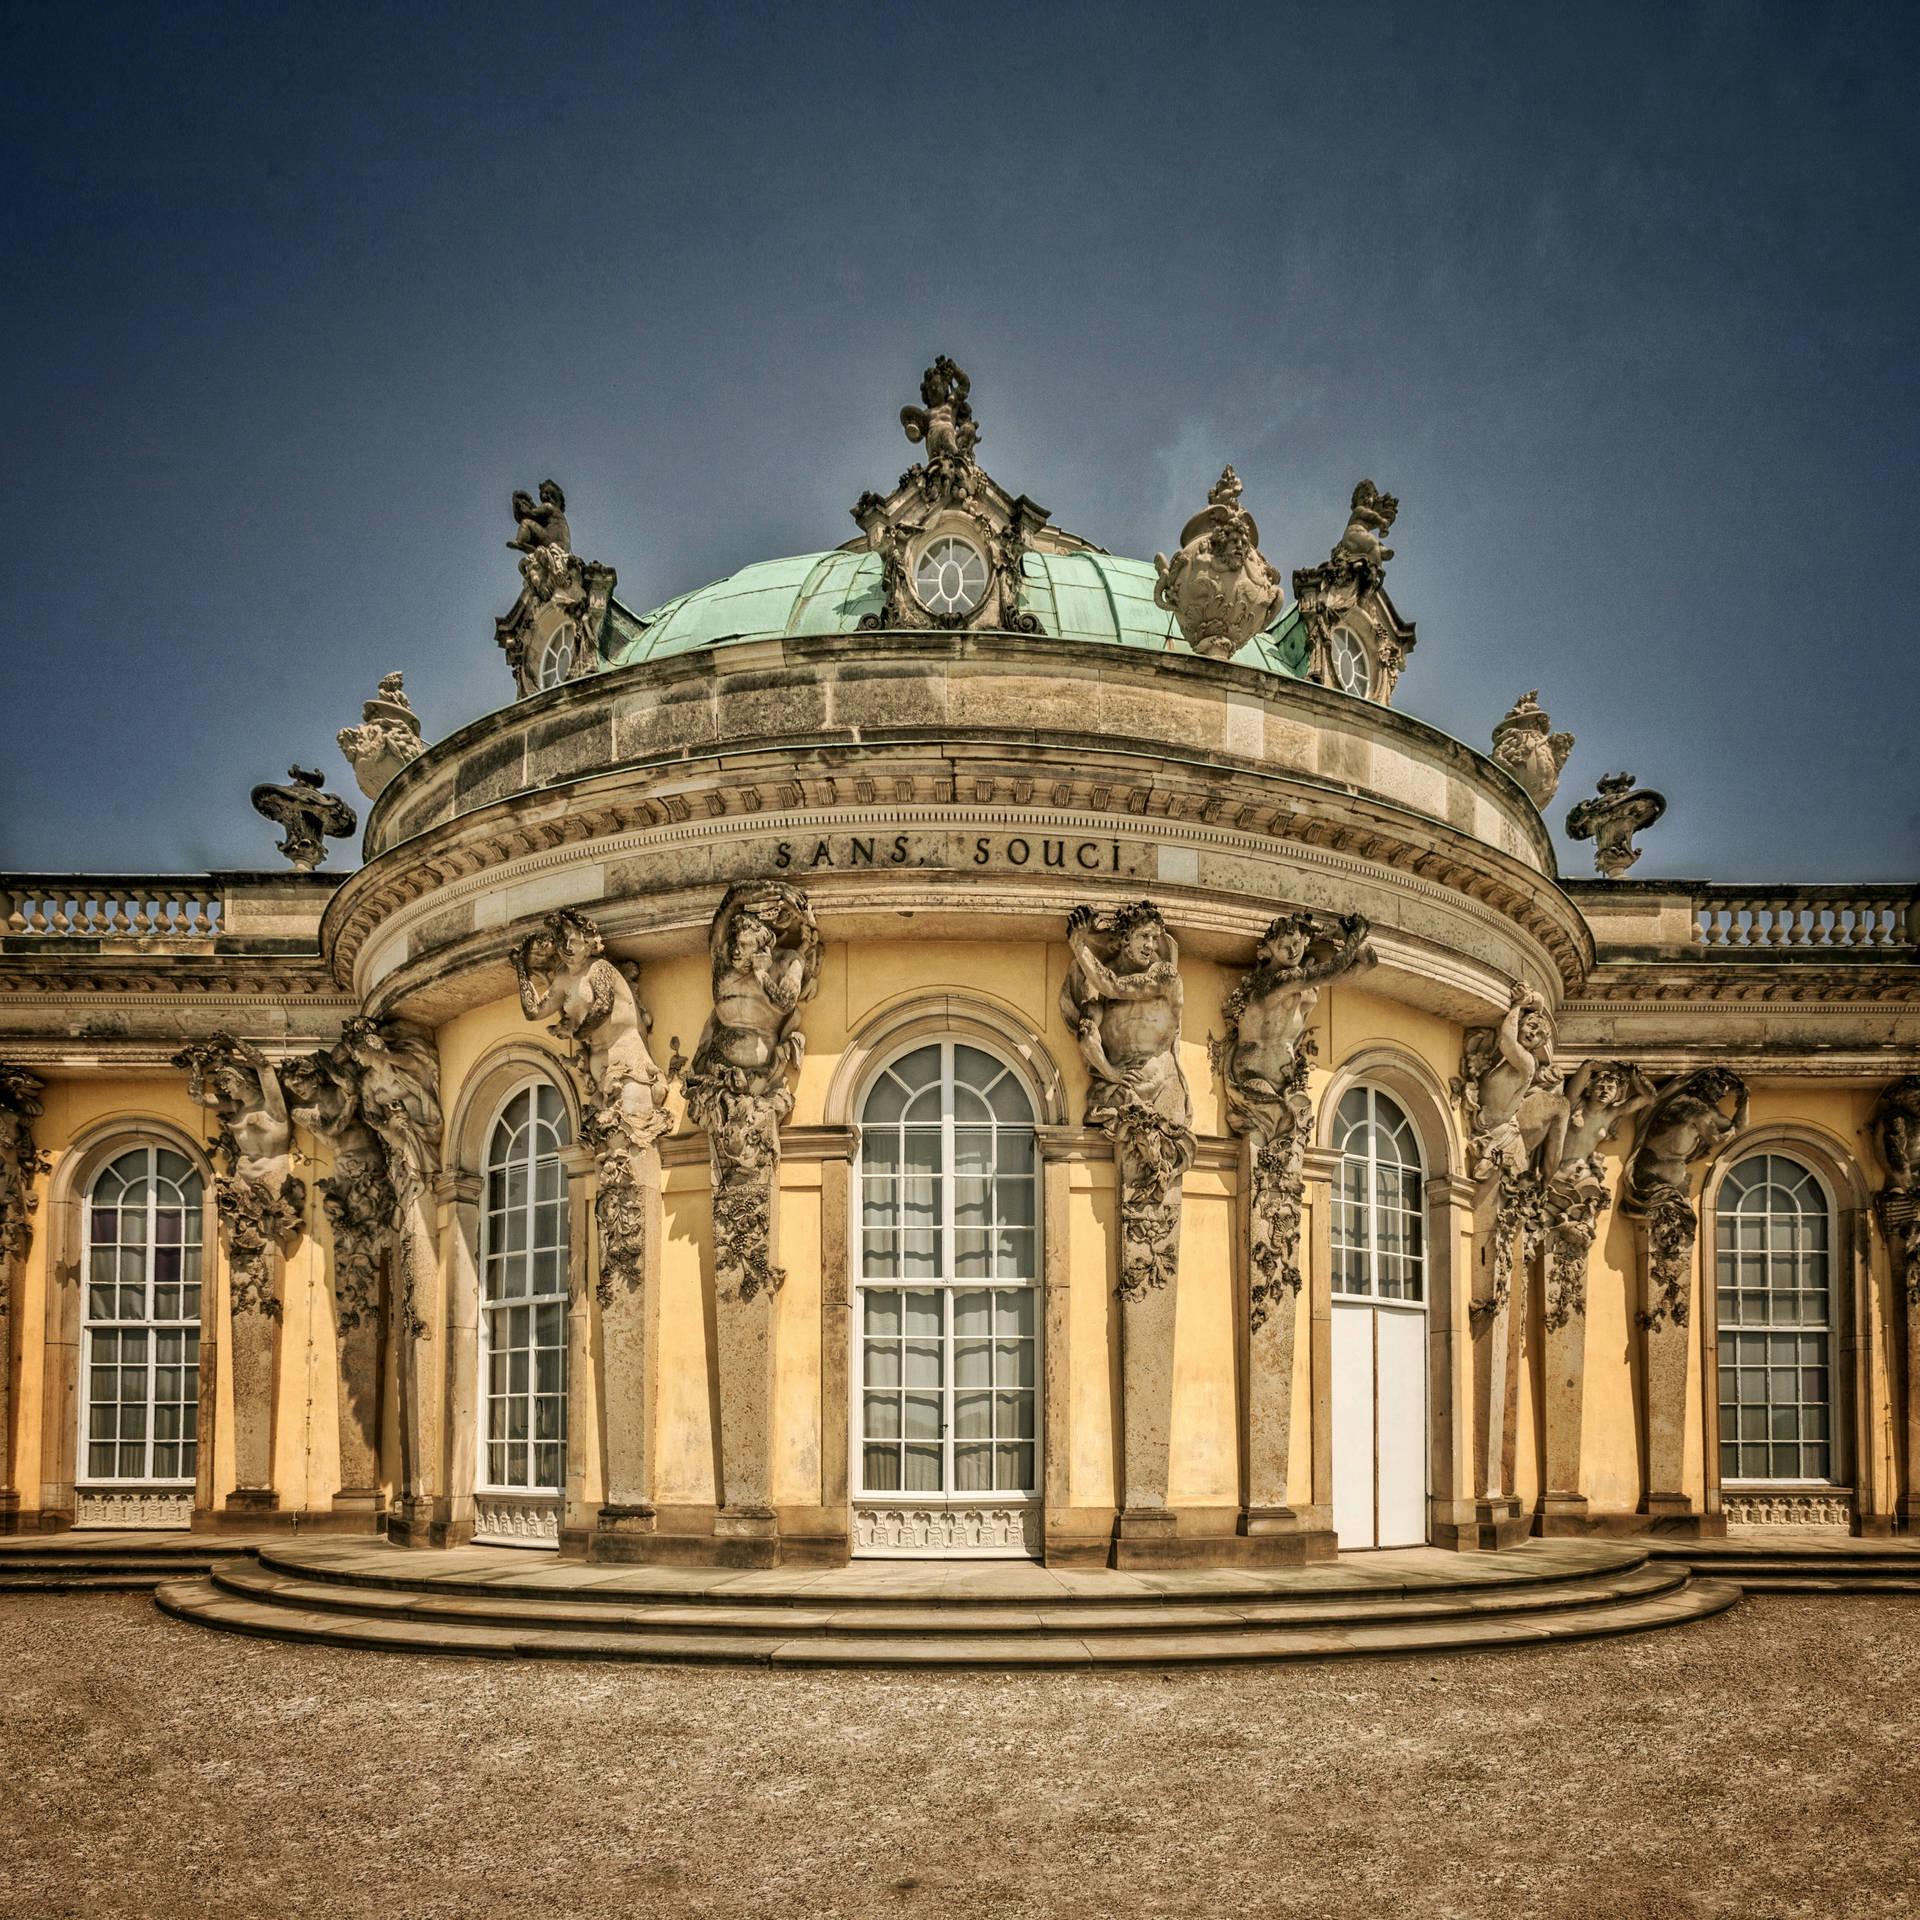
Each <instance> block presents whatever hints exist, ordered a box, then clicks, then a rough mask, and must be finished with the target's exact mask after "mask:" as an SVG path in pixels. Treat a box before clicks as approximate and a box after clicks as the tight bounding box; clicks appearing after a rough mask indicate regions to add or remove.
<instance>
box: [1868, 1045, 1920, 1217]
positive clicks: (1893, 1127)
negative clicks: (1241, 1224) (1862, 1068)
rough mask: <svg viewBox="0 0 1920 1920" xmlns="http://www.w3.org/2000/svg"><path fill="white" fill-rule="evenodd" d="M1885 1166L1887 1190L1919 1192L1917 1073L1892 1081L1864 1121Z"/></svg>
mask: <svg viewBox="0 0 1920 1920" xmlns="http://www.w3.org/2000/svg"><path fill="white" fill-rule="evenodd" d="M1867 1124H1868V1125H1869V1126H1871V1127H1872V1128H1873V1130H1874V1140H1875V1143H1876V1144H1877V1145H1878V1147H1879V1149H1880V1158H1881V1160H1882V1161H1883V1162H1884V1163H1885V1165H1886V1169H1887V1184H1886V1186H1885V1187H1884V1188H1883V1189H1882V1191H1883V1192H1886V1193H1916V1192H1920V1073H1909V1074H1904V1075H1902V1077H1901V1078H1900V1079H1898V1080H1895V1081H1893V1082H1892V1083H1891V1084H1890V1085H1889V1086H1888V1087H1887V1088H1886V1089H1885V1090H1884V1091H1883V1092H1882V1093H1881V1095H1880V1098H1879V1100H1878V1102H1876V1104H1875V1106H1874V1109H1873V1115H1872V1118H1871V1119H1870V1120H1869V1121H1868V1123H1867Z"/></svg>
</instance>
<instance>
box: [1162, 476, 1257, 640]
mask: <svg viewBox="0 0 1920 1920" xmlns="http://www.w3.org/2000/svg"><path fill="white" fill-rule="evenodd" d="M1241 492H1242V488H1241V485H1240V476H1239V475H1238V474H1237V473H1235V472H1234V470H1233V469H1232V468H1231V467H1228V468H1226V469H1225V470H1224V471H1223V472H1222V473H1221V475H1220V478H1219V479H1218V480H1217V481H1216V482H1215V483H1214V485H1213V487H1212V488H1211V490H1210V491H1209V492H1208V494H1207V505H1206V506H1205V507H1204V508H1203V509H1202V510H1201V511H1200V512H1199V513H1196V514H1195V515H1194V516H1193V518H1192V519H1191V520H1189V521H1188V522H1187V524H1186V525H1185V526H1184V527H1182V528H1181V530H1180V547H1179V550H1178V551H1177V552H1176V553H1175V554H1174V556H1173V558H1172V559H1171V560H1169V559H1168V558H1167V556H1166V555H1165V554H1164V553H1156V554H1155V555H1154V556H1153V570H1154V572H1155V573H1156V574H1157V575H1158V576H1159V578H1158V581H1157V583H1156V585H1155V587H1154V590H1153V603H1154V605H1155V606H1157V607H1160V608H1162V609H1164V610H1165V611H1166V612H1168V613H1170V614H1172V615H1173V617H1174V621H1175V624H1176V625H1177V626H1178V627H1179V629H1180V637H1181V638H1182V639H1183V640H1185V641H1186V643H1187V645H1188V646H1190V647H1191V648H1192V649H1193V650H1194V652H1195V653H1197V654H1199V655H1200V656H1201V657H1202V658H1203V659H1207V660H1231V659H1232V658H1233V656H1234V655H1235V654H1236V653H1238V652H1239V651H1240V649H1241V648H1242V647H1243V646H1245V645H1246V643H1247V642H1248V641H1249V640H1251V639H1252V638H1253V636H1254V635H1255V634H1256V633H1264V632H1265V631H1266V630H1267V628H1269V627H1270V626H1272V625H1273V623H1274V621H1275V620H1277V619H1278V618H1279V616H1280V609H1281V607H1282V606H1283V605H1284V604H1285V602H1286V597H1287V591H1286V588H1285V586H1284V585H1283V584H1282V583H1281V579H1280V574H1279V570H1278V569H1277V568H1276V567H1275V566H1274V565H1273V563H1272V562H1271V561H1270V560H1269V559H1268V558H1267V557H1266V555H1265V554H1263V553H1262V552H1260V550H1259V543H1260V529H1259V526H1258V525H1257V524H1256V523H1255V521H1254V517H1253V515H1252V514H1250V513H1249V512H1248V511H1247V510H1246V509H1245V508H1244V507H1243V506H1241V504H1240V495H1241Z"/></svg>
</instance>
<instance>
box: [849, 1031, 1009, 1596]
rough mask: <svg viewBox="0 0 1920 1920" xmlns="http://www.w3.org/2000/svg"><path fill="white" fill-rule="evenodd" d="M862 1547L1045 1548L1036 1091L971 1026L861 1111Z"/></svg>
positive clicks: (880, 1551)
mask: <svg viewBox="0 0 1920 1920" xmlns="http://www.w3.org/2000/svg"><path fill="white" fill-rule="evenodd" d="M860 1187H861V1195H860V1218H861V1234H860V1247H859V1250H858V1253H857V1255H856V1260H857V1266H856V1269H855V1287H854V1387H853V1406H852V1410H851V1413H852V1428H853V1431H852V1442H853V1445H852V1457H853V1461H854V1475H855V1477H854V1498H853V1551H854V1553H855V1554H856V1555H861V1556H869V1555H870V1556H875V1557H884V1558H895V1557H913V1558H923V1557H938V1558H949V1557H959V1556H965V1557H980V1556H986V1557H993V1558H1025V1557H1030V1556H1032V1555H1035V1554H1037V1553H1038V1552H1039V1550H1040V1545H1041V1530H1040V1480H1039V1470H1040V1406H1039V1402H1040V1393H1039V1331H1040V1329H1039V1306H1040V1303H1039V1288H1038V1286H1037V1284H1036V1280H1037V1277H1038V1274H1039V1271H1040V1269H1039V1266H1038V1258H1039V1231H1038V1227H1037V1224H1036V1217H1035V1191H1034V1188H1035V1166H1034V1132H1033V1105H1032V1102H1031V1101H1030V1100H1029V1099H1028V1097H1027V1094H1026V1091H1025V1089H1024V1088H1023V1087H1022V1086H1021V1084H1020V1082H1019V1080H1018V1079H1017V1078H1016V1077H1015V1076H1014V1074H1013V1072H1012V1070H1011V1069H1010V1068H1008V1067H1007V1066H1006V1065H1005V1064H1004V1063H1003V1062H1002V1061H999V1060H997V1059H995V1058H994V1057H993V1056H992V1055H991V1054H988V1053H986V1052H984V1051H982V1050H981V1049H980V1048H978V1047H970V1046H968V1045H967V1044H966V1043H965V1042H964V1041H957V1040H934V1041H928V1042H926V1043H924V1044H922V1045H921V1046H918V1047H915V1048H913V1049H912V1050H911V1051H909V1052H908V1053H906V1054H904V1055H903V1056H901V1057H900V1058H899V1059H896V1060H894V1061H892V1062H891V1063H890V1064H889V1065H888V1066H887V1067H885V1068H884V1069H883V1070H882V1071H881V1073H880V1074H879V1075H878V1076H877V1077H876V1079H875V1081H874V1083H873V1085H872V1087H871V1088H869V1090H868V1093H867V1097H866V1101H865V1103H864V1105H863V1108H862V1111H861V1134H860Z"/></svg>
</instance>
